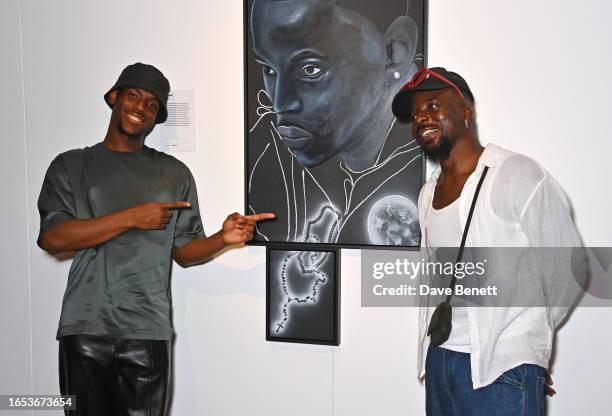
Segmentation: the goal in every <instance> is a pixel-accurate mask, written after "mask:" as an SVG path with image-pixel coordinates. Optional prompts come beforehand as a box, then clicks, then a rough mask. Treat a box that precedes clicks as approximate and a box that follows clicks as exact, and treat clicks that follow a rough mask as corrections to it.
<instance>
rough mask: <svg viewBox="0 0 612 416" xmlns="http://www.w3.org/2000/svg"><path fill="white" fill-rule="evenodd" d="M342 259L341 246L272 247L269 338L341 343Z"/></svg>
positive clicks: (268, 259) (268, 288) (269, 252)
mask: <svg viewBox="0 0 612 416" xmlns="http://www.w3.org/2000/svg"><path fill="white" fill-rule="evenodd" d="M339 257H340V256H339V251H338V249H336V248H325V247H323V248H318V249H317V250H312V248H309V247H307V246H304V247H298V248H296V247H295V246H293V245H292V246H291V247H290V248H287V247H277V246H269V247H268V248H267V251H266V266H267V270H266V340H268V341H278V342H297V343H303V344H323V345H340V264H339Z"/></svg>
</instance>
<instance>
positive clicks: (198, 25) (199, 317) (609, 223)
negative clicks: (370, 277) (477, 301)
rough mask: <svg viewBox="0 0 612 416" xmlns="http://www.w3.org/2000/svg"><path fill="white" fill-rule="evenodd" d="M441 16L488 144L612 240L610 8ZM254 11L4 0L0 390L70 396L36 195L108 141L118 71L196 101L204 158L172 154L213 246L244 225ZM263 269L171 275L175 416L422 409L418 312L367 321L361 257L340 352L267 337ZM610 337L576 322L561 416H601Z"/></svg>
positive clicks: (609, 320) (252, 261) (598, 238)
mask: <svg viewBox="0 0 612 416" xmlns="http://www.w3.org/2000/svg"><path fill="white" fill-rule="evenodd" d="M429 11H430V13H429V63H430V65H431V66H445V67H447V68H449V69H453V70H456V71H458V72H460V73H461V74H463V75H464V76H465V77H466V79H467V80H468V82H469V83H470V85H471V87H472V90H473V91H474V94H475V96H476V100H477V111H478V121H479V130H480V137H481V139H482V141H483V142H484V143H487V142H490V141H494V142H496V143H498V144H500V145H502V146H505V147H508V148H510V149H513V150H516V151H519V152H522V153H525V154H528V155H530V156H532V157H534V158H535V159H537V160H538V161H540V162H541V163H542V164H543V165H544V166H545V167H546V168H547V169H548V170H549V171H550V172H551V173H552V174H553V175H554V176H555V177H556V178H557V180H558V181H559V182H560V183H561V185H562V186H563V187H564V189H565V190H566V192H567V194H568V195H569V197H570V199H571V201H572V203H573V206H574V209H575V218H576V222H577V224H578V227H579V229H580V231H581V233H582V235H583V238H584V241H585V243H586V244H588V245H591V246H598V245H599V246H610V245H612V219H610V216H609V212H610V205H612V197H611V194H612V193H611V192H610V190H609V188H610V185H611V180H610V177H611V176H612V164H611V163H610V162H609V159H610V155H611V154H612V124H611V123H610V122H609V119H610V116H609V113H610V111H611V110H612V104H610V101H609V97H610V96H612V94H611V93H612V83H611V81H610V79H609V73H611V72H612V58H611V57H610V55H609V52H608V50H609V44H610V42H611V41H612V36H611V35H612V34H611V29H610V25H609V21H610V20H611V19H612V4H610V3H607V2H601V1H598V0H584V1H582V2H580V3H578V2H569V1H553V0H546V1H537V2H535V1H527V0H516V1H513V2H494V1H485V0H464V1H461V2H459V1H453V0H431V1H430V10H429ZM242 13H243V6H242V1H241V0H226V1H211V0H177V1H174V2H167V1H163V0H149V1H144V0H137V1H136V0H134V1H129V2H128V1H118V0H105V1H93V0H92V1H77V0H53V1H44V0H21V1H20V0H3V1H2V2H0V33H1V34H2V35H1V38H0V48H1V49H0V53H1V56H2V66H1V67H0V74H1V75H2V76H1V78H0V79H1V81H0V82H2V84H1V87H2V93H3V94H2V96H1V98H0V102H1V107H0V120H1V121H2V127H3V128H2V145H3V148H4V150H3V151H2V152H1V156H0V158H1V164H0V171H1V173H2V174H1V175H0V181H1V184H2V191H3V197H4V201H3V208H2V215H1V216H0V218H1V220H0V221H1V225H2V230H3V232H2V233H1V237H0V241H1V247H2V250H1V251H0V256H1V257H0V260H1V263H0V264H2V265H3V268H2V277H1V279H0V319H1V321H0V322H1V327H0V330H1V331H2V334H3V336H2V337H1V338H2V341H1V344H0V345H1V349H0V352H1V354H0V394H13V393H20V394H27V393H37V394H43V393H45V394H48V393H55V392H57V390H58V387H57V385H58V383H57V342H56V341H55V331H56V329H57V321H58V318H59V311H60V305H61V299H62V295H63V291H64V288H65V283H66V276H67V273H68V268H69V261H66V260H63V261H62V260H58V259H56V258H54V257H51V256H49V255H47V254H45V253H44V252H42V251H41V250H40V249H38V247H37V246H36V236H37V233H38V221H39V219H38V212H37V210H36V200H37V197H38V192H39V190H40V187H41V184H42V180H43V177H44V173H45V171H46V168H47V166H48V164H49V162H50V161H51V160H52V159H53V158H54V157H55V155H56V154H58V153H60V152H62V151H64V150H67V149H70V148H75V147H83V146H87V145H91V144H94V143H96V142H98V141H100V140H101V138H102V137H103V136H104V134H105V132H106V126H107V123H108V118H109V115H110V112H109V110H108V108H107V107H106V104H105V103H104V101H103V99H102V95H103V94H104V92H106V90H107V89H108V88H109V87H110V86H112V84H113V83H114V81H115V80H116V78H117V76H118V74H119V72H120V70H121V69H122V68H123V67H124V66H126V65H128V64H130V63H133V62H136V61H142V62H146V63H152V64H155V65H156V66H158V67H159V68H160V69H161V70H162V71H163V72H164V73H165V74H166V75H167V77H168V78H169V79H170V82H171V85H172V87H173V88H174V89H195V90H196V114H197V151H196V152H193V153H177V154H175V156H177V157H178V158H179V159H181V160H183V161H184V162H185V163H186V164H187V165H188V166H189V167H190V168H191V170H192V172H193V174H194V177H195V179H196V182H197V185H198V191H199V196H200V205H201V207H202V215H203V220H204V225H205V228H206V230H207V231H208V232H209V233H212V232H215V231H216V230H217V229H218V228H219V227H220V224H221V222H222V221H223V219H224V218H225V216H226V215H227V214H228V213H231V212H233V211H242V208H243V194H244V184H243V180H244V172H243V156H244V155H243V137H244V136H243V67H242V66H243V55H242V42H243V32H242V30H243V29H242V25H243V15H242ZM264 266H265V250H264V248H262V247H248V248H242V249H237V250H232V251H230V252H228V253H226V254H224V255H222V256H221V257H220V258H218V259H216V260H215V261H214V262H212V263H209V264H207V265H204V266H198V267H194V268H190V269H181V268H180V267H178V266H176V267H175V268H174V272H173V277H172V279H173V283H172V285H173V299H174V322H175V328H176V332H177V338H176V345H175V358H174V360H175V383H174V400H173V407H172V409H173V414H174V415H181V416H183V415H214V416H225V415H244V414H248V415H261V416H263V415H292V416H298V415H317V416H319V415H321V416H325V415H330V416H332V415H333V416H348V415H364V416H369V415H390V416H392V415H422V414H424V388H423V386H422V385H420V384H419V383H418V381H417V380H416V341H415V338H416V310H414V309H408V308H361V306H360V299H361V296H360V290H361V288H360V268H359V266H360V252H359V251H358V250H343V251H342V264H341V267H342V299H341V306H342V310H341V315H342V323H341V327H342V343H341V345H340V346H339V347H323V346H309V345H291V344H281V343H268V342H266V341H265V333H264V329H265V268H264ZM609 327H612V309H610V308H601V309H594V308H581V309H578V310H576V311H575V313H574V315H573V316H572V318H571V319H570V321H569V323H568V324H567V325H566V326H565V327H563V328H562V329H561V331H560V332H559V334H558V345H557V351H556V357H555V362H554V366H553V378H554V380H555V387H556V388H557V390H558V395H557V396H556V397H554V398H553V399H552V400H549V401H548V404H549V407H550V409H551V411H550V414H552V415H568V416H569V415H576V414H581V415H583V414H584V415H601V414H606V412H607V410H606V409H607V408H608V404H609V398H608V397H607V394H606V393H605V392H606V391H607V390H608V389H609V388H610V387H612V382H611V381H610V379H609V376H608V375H609V373H610V372H612V363H611V362H610V360H608V359H607V356H608V352H609V349H610V347H609V346H610V345H611V344H612V333H611V331H605V330H602V328H609ZM595 328H599V329H598V330H595ZM27 413H28V412H16V413H15V414H20V415H23V414H27ZM0 414H9V413H3V412H0ZM35 414H36V413H35ZM40 414H44V415H50V414H52V412H40ZM58 414H59V413H58Z"/></svg>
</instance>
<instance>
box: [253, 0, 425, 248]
mask: <svg viewBox="0 0 612 416" xmlns="http://www.w3.org/2000/svg"><path fill="white" fill-rule="evenodd" d="M244 9H245V22H244V25H245V30H244V34H245V154H246V166H245V184H246V186H245V189H246V197H245V201H246V202H245V205H246V206H245V211H246V212H247V213H248V214H253V213H260V212H274V213H275V214H276V216H277V218H276V220H274V221H266V222H262V223H260V224H258V226H257V230H256V235H255V238H254V240H253V244H266V245H268V244H289V245H291V244H294V245H300V244H308V245H328V246H329V245H331V246H336V247H355V248H358V247H418V246H419V244H420V233H419V224H418V217H417V213H416V204H417V198H418V194H419V190H420V187H421V185H422V183H423V179H424V160H423V157H422V153H421V150H420V147H419V146H418V144H417V143H416V142H415V141H414V139H413V138H412V136H411V132H410V125H405V124H400V123H398V122H397V121H396V120H395V118H394V116H393V113H392V111H391V102H392V100H393V97H394V95H395V93H396V92H397V91H399V89H400V88H401V87H402V85H404V84H405V83H406V82H407V81H409V80H410V78H411V77H412V75H413V74H414V73H415V72H416V71H417V70H418V69H419V68H420V67H421V66H423V65H425V63H426V33H427V27H426V24H427V1H426V0H377V1H368V0H284V1H277V0H245V1H244Z"/></svg>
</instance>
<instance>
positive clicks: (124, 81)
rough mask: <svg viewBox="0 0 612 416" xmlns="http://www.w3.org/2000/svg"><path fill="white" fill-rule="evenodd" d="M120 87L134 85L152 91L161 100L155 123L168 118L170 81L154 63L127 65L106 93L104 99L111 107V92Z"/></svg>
mask: <svg viewBox="0 0 612 416" xmlns="http://www.w3.org/2000/svg"><path fill="white" fill-rule="evenodd" d="M120 87H134V88H140V89H143V90H145V91H148V92H150V93H151V94H153V95H154V96H155V97H157V99H158V100H159V111H158V112H157V118H156V119H155V124H159V123H163V122H164V121H166V119H167V118H168V109H167V107H166V106H167V103H168V94H170V83H169V82H168V80H167V79H166V77H165V76H164V74H162V73H161V71H160V70H159V69H157V68H155V67H154V66H153V65H147V64H143V63H140V62H137V63H135V64H132V65H128V66H126V67H125V69H124V70H123V71H121V75H119V79H117V82H116V83H115V85H113V87H112V88H111V89H110V90H108V92H107V93H106V94H104V101H106V104H108V106H109V107H110V108H113V106H112V105H111V104H110V103H109V102H108V98H109V96H110V94H111V92H113V91H115V90H116V89H118V88H120Z"/></svg>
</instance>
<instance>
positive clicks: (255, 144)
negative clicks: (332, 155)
mask: <svg viewBox="0 0 612 416" xmlns="http://www.w3.org/2000/svg"><path fill="white" fill-rule="evenodd" d="M251 4H252V0H245V25H246V26H245V36H246V39H245V40H246V52H245V54H246V55H245V61H246V62H245V64H246V68H245V74H246V80H245V83H246V93H245V101H246V102H245V105H246V109H245V111H246V125H245V129H246V132H245V140H246V145H245V148H246V161H247V166H246V171H245V177H246V186H245V189H246V193H247V195H246V198H245V201H246V202H245V205H246V207H245V212H246V213H253V210H251V209H249V206H250V205H252V206H255V207H256V208H257V209H256V212H265V211H272V212H275V214H276V215H277V218H278V219H277V220H276V221H273V222H265V223H263V224H261V225H260V227H262V228H261V230H265V234H266V235H267V236H268V237H269V240H268V241H266V240H265V239H264V238H262V237H261V236H260V235H257V234H256V235H255V238H254V239H253V241H252V243H255V244H258V243H260V244H261V243H263V244H266V243H287V242H305V239H304V238H300V236H299V235H298V238H294V233H293V232H291V233H289V234H290V235H289V237H288V238H287V235H286V234H287V233H286V230H285V228H286V227H285V225H284V223H286V222H287V221H289V222H291V221H290V220H288V219H287V216H286V214H285V213H284V212H282V210H281V209H279V202H280V206H282V205H283V201H279V200H280V199H281V198H284V196H283V195H280V194H279V189H278V188H274V187H273V186H270V187H264V188H263V189H262V187H259V188H258V192H257V193H256V194H252V193H250V192H249V177H250V172H251V171H252V170H253V167H254V165H255V163H256V159H257V157H258V155H259V154H260V153H261V149H262V142H263V141H264V140H266V136H267V135H268V134H269V131H268V130H267V129H265V128H264V129H263V130H255V131H253V132H251V133H250V132H249V129H250V128H251V127H252V126H253V125H254V124H255V123H256V122H257V120H258V119H259V117H258V115H257V113H256V111H257V107H258V98H257V93H258V91H260V90H262V89H265V88H264V82H263V78H262V66H261V65H260V64H259V63H257V62H256V61H255V55H254V53H253V45H252V34H251V28H250V16H249V15H250V11H251ZM426 4H427V1H426V0H411V1H407V0H377V1H371V0H339V1H338V5H339V6H341V7H344V8H347V9H350V10H353V11H356V12H358V13H360V14H362V15H363V16H365V17H367V18H368V20H370V21H371V22H373V23H374V24H375V25H376V26H377V27H378V28H379V30H380V31H381V32H383V33H384V31H385V30H386V29H387V28H388V27H389V25H390V24H391V23H392V22H393V21H394V20H395V18H397V17H398V16H402V15H406V14H407V15H409V16H411V17H412V18H413V20H414V21H415V22H416V24H417V26H418V29H419V37H418V42H417V50H416V56H415V63H416V64H417V65H418V66H419V67H420V66H422V65H423V64H425V63H426V56H425V54H426V33H427V30H426V9H427V5H426ZM389 112H391V109H390V108H389ZM274 119H275V117H274V115H271V116H267V118H266V119H265V122H267V123H268V124H269V120H274ZM262 124H263V123H262ZM411 137H412V135H411V132H410V125H402V124H399V123H395V126H394V128H393V130H392V132H391V134H390V136H389V139H388V140H389V141H390V142H391V140H394V141H395V142H396V143H397V142H400V143H401V142H402V141H403V142H406V141H408V140H410V139H411ZM263 164H264V163H260V164H259V165H258V167H257V169H258V170H260V171H262V170H265V169H266V166H262V165H263ZM311 170H312V171H314V172H315V173H318V176H317V177H318V178H330V177H332V176H334V175H336V172H335V171H334V170H333V169H329V168H328V166H327V165H326V164H323V165H321V166H315V167H313V168H311ZM275 175H277V172H274V171H273V170H272V169H270V174H269V175H268V177H269V178H272V177H273V176H275ZM423 179H424V164H423V161H422V157H421V158H420V159H419V160H416V161H415V162H414V163H412V164H411V165H410V166H409V168H408V169H406V170H405V171H404V172H402V173H401V174H400V175H398V177H397V178H394V182H395V183H392V182H390V183H388V186H387V189H386V193H387V194H389V195H391V194H400V195H403V196H408V197H409V199H410V200H411V201H413V202H414V204H416V202H417V199H418V194H419V191H420V187H421V185H422V183H423ZM323 181H324V180H323ZM364 182H365V180H364ZM322 185H323V186H325V185H326V183H324V182H322ZM336 191H338V187H336ZM331 192H334V191H331ZM307 199H308V196H307ZM375 202H376V201H375V200H370V201H369V202H368V204H365V205H364V206H363V208H362V211H367V210H369V209H370V208H371V207H372V205H373V204H374V203H375ZM298 211H300V208H298ZM355 217H357V215H355ZM355 217H353V219H352V223H351V224H350V226H347V227H346V228H345V229H344V230H343V234H341V236H340V237H339V238H338V239H337V240H334V241H329V240H328V241H325V240H320V241H318V242H319V243H322V244H337V245H339V246H345V247H351V246H353V247H355V246H359V247H365V246H372V245H374V244H372V242H371V241H370V240H369V239H368V238H367V236H366V234H367V230H365V228H364V227H365V225H364V224H363V223H364V222H363V220H361V219H360V221H359V224H357V220H356V218H355ZM296 229H299V230H302V226H301V225H300V226H299V227H298V226H297V225H296ZM416 229H417V230H418V225H417V227H416ZM416 233H417V234H418V231H416ZM302 237H303V236H302ZM419 240H420V235H416V236H415V241H416V242H413V243H411V244H401V245H402V246H412V247H417V246H418V242H419ZM381 245H384V244H381ZM389 245H390V246H393V245H392V244H389Z"/></svg>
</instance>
